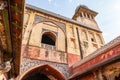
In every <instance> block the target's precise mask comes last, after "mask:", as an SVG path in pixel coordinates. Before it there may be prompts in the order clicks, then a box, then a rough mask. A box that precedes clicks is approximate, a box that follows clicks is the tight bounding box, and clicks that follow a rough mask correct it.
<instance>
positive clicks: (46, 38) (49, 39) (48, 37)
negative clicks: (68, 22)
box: [42, 33, 55, 46]
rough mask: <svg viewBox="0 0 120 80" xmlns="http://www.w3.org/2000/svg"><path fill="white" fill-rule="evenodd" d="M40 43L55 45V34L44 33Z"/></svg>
mask: <svg viewBox="0 0 120 80" xmlns="http://www.w3.org/2000/svg"><path fill="white" fill-rule="evenodd" d="M42 43H44V44H49V45H53V46H55V36H54V35H53V34H52V33H44V34H43V35H42Z"/></svg>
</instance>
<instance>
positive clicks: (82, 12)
mask: <svg viewBox="0 0 120 80" xmlns="http://www.w3.org/2000/svg"><path fill="white" fill-rule="evenodd" d="M97 14H98V13H97V12H95V11H93V10H91V9H89V8H88V7H87V6H85V5H79V6H78V7H77V8H76V10H75V14H74V16H73V18H72V19H74V20H76V21H79V22H81V23H82V24H84V25H87V26H91V27H92V28H93V27H94V28H95V29H98V25H97V22H96V21H95V16H96V15H97Z"/></svg>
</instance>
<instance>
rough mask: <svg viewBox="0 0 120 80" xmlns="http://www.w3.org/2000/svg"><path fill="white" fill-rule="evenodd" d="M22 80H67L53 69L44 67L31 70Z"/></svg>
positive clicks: (47, 66)
mask: <svg viewBox="0 0 120 80" xmlns="http://www.w3.org/2000/svg"><path fill="white" fill-rule="evenodd" d="M20 80H65V78H64V76H63V75H62V74H61V73H60V72H59V71H57V70H56V69H54V68H53V67H51V66H49V65H43V66H39V67H36V68H34V69H32V70H30V71H29V72H27V73H26V74H25V75H24V76H23V77H22V78H21V79H20Z"/></svg>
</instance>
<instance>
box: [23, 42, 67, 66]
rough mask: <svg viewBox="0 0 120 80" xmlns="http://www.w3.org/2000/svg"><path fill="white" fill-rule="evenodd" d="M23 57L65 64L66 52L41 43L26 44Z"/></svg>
mask: <svg viewBox="0 0 120 80" xmlns="http://www.w3.org/2000/svg"><path fill="white" fill-rule="evenodd" d="M23 57H25V58H30V59H37V60H45V61H51V62H58V63H65V64H67V53H65V52H63V51H58V50H56V47H55V46H52V45H48V44H42V45H41V47H36V46H31V45H29V46H27V48H26V50H25V51H24V53H23Z"/></svg>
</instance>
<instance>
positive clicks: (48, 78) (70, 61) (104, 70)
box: [0, 0, 120, 80]
mask: <svg viewBox="0 0 120 80" xmlns="http://www.w3.org/2000/svg"><path fill="white" fill-rule="evenodd" d="M1 3H3V4H2V5H4V7H2V8H1V7H0V13H1V14H0V63H1V64H5V65H8V64H7V62H6V61H8V60H9V62H11V67H10V66H8V67H7V69H6V67H2V68H1V66H0V71H1V72H0V74H4V77H5V75H7V74H6V73H8V78H11V77H16V79H18V80H119V79H120V66H119V65H120V62H119V59H120V58H119V57H120V37H118V38H116V39H115V40H113V41H111V42H110V43H108V44H106V45H105V46H104V44H105V43H104V40H103V37H102V32H101V31H100V29H99V26H98V24H97V22H96V21H95V16H96V15H97V14H98V13H97V12H95V11H93V10H91V9H89V8H88V7H86V6H84V5H80V6H78V7H77V8H76V10H75V14H74V16H73V18H72V19H69V18H66V17H64V16H61V15H58V14H55V13H52V12H49V11H46V10H43V9H41V8H37V7H35V6H32V5H24V0H23V1H20V0H15V1H7V0H6V1H1ZM24 6H25V8H24ZM23 19H24V20H23ZM21 42H22V43H21ZM98 48H99V49H98ZM3 57H4V58H3ZM11 58H12V60H11ZM9 70H10V71H9ZM2 76H3V75H2Z"/></svg>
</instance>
